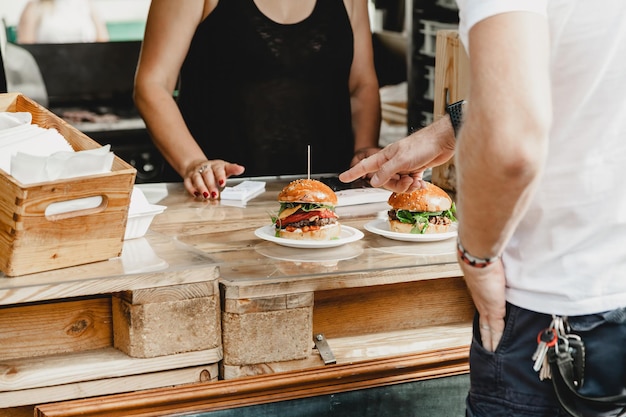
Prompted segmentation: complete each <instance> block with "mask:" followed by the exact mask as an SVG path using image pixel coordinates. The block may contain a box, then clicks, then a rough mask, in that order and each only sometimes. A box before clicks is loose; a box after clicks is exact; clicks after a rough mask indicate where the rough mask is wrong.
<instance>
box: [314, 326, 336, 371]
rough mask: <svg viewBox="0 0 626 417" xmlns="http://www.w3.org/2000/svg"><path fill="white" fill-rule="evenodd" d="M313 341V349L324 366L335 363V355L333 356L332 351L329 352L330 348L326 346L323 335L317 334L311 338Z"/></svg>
mask: <svg viewBox="0 0 626 417" xmlns="http://www.w3.org/2000/svg"><path fill="white" fill-rule="evenodd" d="M313 341H314V342H315V347H316V348H317V350H318V351H319V353H320V356H321V357H322V360H323V361H324V364H325V365H332V364H334V363H337V360H336V359H335V355H333V351H332V350H330V346H328V342H327V341H326V338H325V337H324V334H323V333H318V334H316V335H315V336H313Z"/></svg>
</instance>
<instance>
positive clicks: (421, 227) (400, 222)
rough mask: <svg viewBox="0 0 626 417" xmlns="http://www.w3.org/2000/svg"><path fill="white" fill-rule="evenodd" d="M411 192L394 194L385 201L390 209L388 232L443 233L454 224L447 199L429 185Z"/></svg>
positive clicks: (442, 193) (445, 195) (443, 193)
mask: <svg viewBox="0 0 626 417" xmlns="http://www.w3.org/2000/svg"><path fill="white" fill-rule="evenodd" d="M425 184H426V186H425V187H423V188H420V189H419V190H415V191H413V192H410V193H393V194H391V196H389V200H388V201H387V202H388V203H389V205H390V206H391V210H389V211H388V212H387V214H388V215H389V230H391V231H392V232H398V233H415V234H424V233H445V232H449V231H450V230H451V226H452V223H453V222H456V217H455V216H454V213H455V212H456V208H455V206H454V203H453V202H452V199H451V198H450V196H449V195H448V194H447V193H446V192H445V191H444V190H442V189H441V188H439V187H437V186H436V185H434V184H431V183H429V182H426V183H425Z"/></svg>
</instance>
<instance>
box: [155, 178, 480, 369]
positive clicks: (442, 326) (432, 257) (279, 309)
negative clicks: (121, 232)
mask: <svg viewBox="0 0 626 417" xmlns="http://www.w3.org/2000/svg"><path fill="white" fill-rule="evenodd" d="M288 181H289V178H286V179H284V180H278V181H268V183H267V186H266V192H265V193H264V194H262V195H261V196H259V197H257V198H255V199H253V200H251V201H249V202H248V203H247V205H246V206H245V207H242V206H239V207H237V206H236V205H233V204H234V203H233V202H226V201H222V202H211V201H206V202H205V201H199V200H195V199H192V198H190V197H188V196H187V195H186V193H185V192H184V190H182V187H180V186H176V185H173V184H170V185H167V186H165V185H163V184H161V185H148V186H147V187H146V188H145V190H146V193H147V194H148V195H150V194H152V195H153V196H154V197H156V198H158V204H164V205H166V206H168V207H169V208H168V209H167V210H166V212H165V213H163V214H162V215H160V216H159V217H158V218H157V219H156V220H155V222H154V223H153V225H152V230H154V231H158V232H159V233H163V234H167V235H170V236H173V237H176V238H177V239H178V240H180V241H182V242H184V243H186V244H189V245H191V246H193V247H195V248H197V249H199V250H200V251H202V252H204V253H206V254H208V255H209V256H211V257H212V258H213V259H214V260H215V261H216V262H217V264H218V266H219V269H220V279H219V282H220V291H221V295H222V300H221V306H222V337H223V346H224V358H223V361H222V362H221V368H222V373H221V378H223V379H234V378H239V377H242V376H249V375H259V374H265V373H273V372H278V371H288V370H299V369H306V368H310V367H314V366H321V365H323V364H324V362H323V361H322V359H321V358H320V355H319V353H318V352H317V350H316V349H315V345H314V343H313V337H314V335H318V334H323V335H324V336H325V338H326V339H327V340H328V344H329V345H330V348H331V350H332V352H333V354H334V356H335V358H336V361H337V363H339V364H342V363H352V362H355V361H360V360H369V359H373V358H382V357H389V356H393V355H402V354H414V353H416V352H426V351H431V350H434V349H441V348H453V347H467V346H468V345H469V343H470V340H471V329H470V328H471V320H472V315H473V311H474V308H473V305H472V303H471V299H470V297H469V295H468V292H467V290H466V287H465V284H464V282H463V280H462V279H461V278H460V275H461V273H460V269H459V267H458V265H457V262H456V255H455V253H454V251H455V243H454V239H448V240H445V241H439V242H431V243H415V242H401V241H395V240H390V239H388V238H385V237H382V236H379V235H376V234H373V233H370V232H368V231H366V230H365V229H364V227H363V226H364V224H365V223H367V222H369V221H371V220H374V219H376V218H377V216H380V215H384V213H385V212H386V210H387V209H388V205H387V204H386V202H381V203H371V204H366V205H357V206H345V207H338V208H337V212H338V214H339V216H340V221H341V223H342V224H343V225H347V226H351V227H354V228H357V229H359V230H361V231H363V232H364V234H365V236H364V238H363V239H361V240H359V241H357V242H354V243H348V244H346V245H344V246H340V247H336V248H333V249H295V248H288V247H283V246H280V245H277V244H275V243H273V242H268V241H264V240H261V239H259V238H257V237H256V236H255V234H254V231H255V230H256V229H257V228H260V227H263V226H266V225H268V224H271V220H270V216H271V215H272V214H274V213H276V212H277V210H278V207H279V204H278V202H277V195H278V192H279V191H280V189H282V187H283V186H284V185H285V184H286V183H287V182H288ZM157 196H158V197H157Z"/></svg>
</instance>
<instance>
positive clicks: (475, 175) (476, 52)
mask: <svg viewBox="0 0 626 417" xmlns="http://www.w3.org/2000/svg"><path fill="white" fill-rule="evenodd" d="M548 45H549V38H548V27H547V22H546V19H545V17H543V16H541V15H538V14H534V13H529V12H510V13H503V14H499V15H496V16H493V17H490V18H487V19H485V20H483V21H481V22H479V23H477V24H476V25H474V26H473V27H472V28H471V29H470V33H469V54H470V93H469V100H468V101H469V102H468V105H467V106H466V110H467V111H466V114H465V117H464V123H463V126H462V128H461V130H460V133H459V138H458V142H457V150H456V169H457V201H456V204H457V213H458V218H459V231H458V234H459V235H458V238H459V242H462V247H463V250H465V251H467V252H466V253H465V254H464V256H463V257H469V256H472V257H474V258H481V259H488V258H493V257H494V256H497V255H499V254H500V253H501V252H502V250H503V249H504V246H505V244H506V242H507V241H508V239H509V238H510V236H511V234H512V233H513V231H514V229H515V228H516V227H517V225H518V224H519V222H520V220H521V218H522V216H523V214H524V213H525V211H526V209H527V207H528V204H529V201H530V199H531V198H532V196H533V192H534V190H535V188H536V185H537V183H538V181H539V178H540V176H541V173H542V170H543V166H544V164H545V160H546V156H547V150H548V132H549V128H550V123H551V115H552V108H551V94H550V75H549V70H548V68H549V51H548ZM459 247H461V246H459ZM468 254H469V255H468ZM459 259H460V260H461V262H460V265H461V268H462V270H463V275H464V277H465V282H466V283H467V286H468V288H469V290H470V293H471V295H472V299H473V301H474V304H475V305H476V308H477V310H478V312H479V315H480V318H479V331H480V336H481V340H482V344H483V346H484V347H485V349H487V350H490V351H494V350H495V349H496V348H497V346H498V344H499V343H500V339H501V337H502V333H503V331H504V317H505V314H506V296H505V289H506V279H505V271H504V267H503V264H502V261H501V260H498V261H496V262H494V263H491V264H490V265H488V266H487V267H485V268H477V267H474V266H470V265H468V264H466V263H464V262H463V261H462V257H461V256H459Z"/></svg>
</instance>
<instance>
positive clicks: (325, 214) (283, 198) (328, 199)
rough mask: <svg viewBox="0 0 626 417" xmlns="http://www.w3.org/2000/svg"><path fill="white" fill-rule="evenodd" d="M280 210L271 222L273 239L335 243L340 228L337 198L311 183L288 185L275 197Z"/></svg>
mask: <svg viewBox="0 0 626 417" xmlns="http://www.w3.org/2000/svg"><path fill="white" fill-rule="evenodd" d="M278 201H279V202H280V209H279V211H278V215H277V216H276V217H274V218H272V220H273V222H274V224H275V227H276V237H283V238H287V239H297V240H331V239H338V238H339V235H340V233H341V225H340V224H339V221H338V216H337V214H336V213H335V206H336V205H337V195H336V194H335V192H334V191H333V190H332V189H331V188H330V187H329V186H327V185H326V184H324V183H322V182H321V181H318V180H314V179H299V180H295V181H292V182H291V183H289V184H288V185H287V186H286V187H285V188H283V189H282V191H281V192H280V193H279V194H278Z"/></svg>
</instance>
